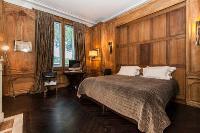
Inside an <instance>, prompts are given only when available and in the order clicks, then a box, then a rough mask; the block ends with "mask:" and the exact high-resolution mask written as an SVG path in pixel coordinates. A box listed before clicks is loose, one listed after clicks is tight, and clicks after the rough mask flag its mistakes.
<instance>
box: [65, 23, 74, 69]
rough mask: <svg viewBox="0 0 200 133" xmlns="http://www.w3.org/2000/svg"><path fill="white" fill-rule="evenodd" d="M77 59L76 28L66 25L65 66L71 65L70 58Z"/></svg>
mask: <svg viewBox="0 0 200 133" xmlns="http://www.w3.org/2000/svg"><path fill="white" fill-rule="evenodd" d="M74 59H75V48H74V29H73V27H72V26H70V25H65V66H67V67H68V66H69V60H74Z"/></svg>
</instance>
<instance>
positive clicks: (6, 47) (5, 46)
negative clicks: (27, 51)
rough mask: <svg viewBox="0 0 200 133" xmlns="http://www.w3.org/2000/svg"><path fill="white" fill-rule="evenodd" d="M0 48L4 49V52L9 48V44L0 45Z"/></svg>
mask: <svg viewBox="0 0 200 133" xmlns="http://www.w3.org/2000/svg"><path fill="white" fill-rule="evenodd" d="M1 50H2V51H4V52H7V51H8V50H9V46H8V45H3V46H2V47H1Z"/></svg>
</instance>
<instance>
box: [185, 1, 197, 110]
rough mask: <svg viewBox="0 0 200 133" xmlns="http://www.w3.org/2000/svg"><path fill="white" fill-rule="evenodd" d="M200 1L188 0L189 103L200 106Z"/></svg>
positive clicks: (187, 92)
mask: <svg viewBox="0 0 200 133" xmlns="http://www.w3.org/2000/svg"><path fill="white" fill-rule="evenodd" d="M196 21H200V1H199V0H187V48H186V50H187V91H186V94H187V98H186V99H187V100H186V101H187V104H189V105H192V106H197V107H200V46H197V45H195V43H196V29H195V28H196Z"/></svg>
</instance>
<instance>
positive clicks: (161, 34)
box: [116, 6, 186, 100]
mask: <svg viewBox="0 0 200 133" xmlns="http://www.w3.org/2000/svg"><path fill="white" fill-rule="evenodd" d="M185 27H186V8H185V6H182V7H180V6H177V7H173V8H169V9H166V10H163V11H160V12H158V13H155V14H152V15H149V16H146V17H144V18H140V19H138V20H134V21H132V22H129V23H127V24H124V25H121V26H118V27H117V28H116V55H117V56H116V71H118V70H119V68H120V66H123V65H138V66H141V67H146V66H166V65H167V66H173V67H176V68H177V70H176V72H175V73H174V74H173V77H174V79H176V80H177V81H178V83H179V88H180V89H179V94H178V96H177V98H178V99H181V100H184V99H185V86H186V85H185V84H186V81H185V78H186V61H185V60H186V29H185Z"/></svg>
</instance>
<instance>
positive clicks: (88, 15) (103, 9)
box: [5, 0, 149, 26]
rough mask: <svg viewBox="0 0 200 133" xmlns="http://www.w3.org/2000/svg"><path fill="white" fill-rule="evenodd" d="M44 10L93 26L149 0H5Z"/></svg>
mask: <svg viewBox="0 0 200 133" xmlns="http://www.w3.org/2000/svg"><path fill="white" fill-rule="evenodd" d="M5 1H7V2H10V3H14V4H17V5H21V6H25V7H28V8H36V9H40V10H44V11H47V12H50V13H53V14H55V15H59V16H62V17H65V18H68V19H72V20H74V21H79V22H82V23H85V24H87V25H88V26H92V25H94V24H96V23H98V22H104V21H107V20H109V19H112V18H114V17H116V16H118V15H120V14H122V13H124V12H126V11H128V10H130V9H132V8H134V7H136V6H138V5H140V4H143V3H145V2H147V1H149V0H5Z"/></svg>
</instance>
